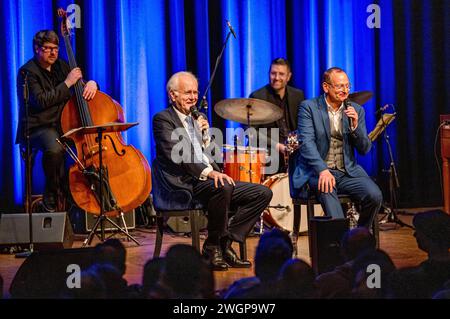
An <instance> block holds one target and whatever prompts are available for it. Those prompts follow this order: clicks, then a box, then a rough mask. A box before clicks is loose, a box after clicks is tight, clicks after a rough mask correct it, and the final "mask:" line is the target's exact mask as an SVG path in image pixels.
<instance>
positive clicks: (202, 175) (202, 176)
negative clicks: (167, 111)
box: [172, 106, 214, 181]
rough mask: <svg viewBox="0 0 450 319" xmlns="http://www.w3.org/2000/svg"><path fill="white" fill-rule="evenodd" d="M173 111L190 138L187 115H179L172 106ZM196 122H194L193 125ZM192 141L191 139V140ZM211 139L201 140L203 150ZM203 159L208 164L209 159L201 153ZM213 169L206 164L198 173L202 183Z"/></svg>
mask: <svg viewBox="0 0 450 319" xmlns="http://www.w3.org/2000/svg"><path fill="white" fill-rule="evenodd" d="M172 107H173V109H174V110H175V112H176V113H177V115H178V117H179V118H180V121H181V123H183V127H184V129H185V130H186V132H188V136H189V138H191V136H190V134H189V127H188V123H187V120H186V119H187V117H188V115H186V114H184V113H181V112H180V111H179V110H178V109H177V108H176V107H175V106H172ZM195 122H196V121H194V123H195ZM191 140H192V139H191ZM210 141H211V138H210V137H209V135H207V138H206V139H204V140H203V145H202V148H205V147H207V146H208V144H209V143H210ZM202 156H203V158H206V161H208V163H209V159H208V158H207V156H206V155H205V154H203V153H202ZM213 170H214V169H213V167H212V166H211V164H208V166H207V167H206V168H205V169H204V170H203V171H202V172H201V173H200V177H199V179H200V180H202V181H205V180H207V179H208V174H209V173H211V172H212V171H213Z"/></svg>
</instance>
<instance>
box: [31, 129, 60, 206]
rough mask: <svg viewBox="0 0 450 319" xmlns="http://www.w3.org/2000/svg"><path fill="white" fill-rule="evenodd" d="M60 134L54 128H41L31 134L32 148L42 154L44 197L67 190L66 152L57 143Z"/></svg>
mask: <svg viewBox="0 0 450 319" xmlns="http://www.w3.org/2000/svg"><path fill="white" fill-rule="evenodd" d="M59 137H60V134H59V133H58V131H57V130H56V128H54V127H46V128H40V129H38V130H36V131H34V132H32V133H31V134H30V145H31V147H32V148H35V149H38V150H39V151H41V152H42V168H43V169H44V175H45V191H44V196H49V195H50V196H54V197H55V199H56V195H57V193H58V191H59V190H62V191H63V193H64V192H65V190H66V188H67V187H66V183H65V151H64V149H63V147H62V146H61V145H60V144H59V143H58V142H56V138H59Z"/></svg>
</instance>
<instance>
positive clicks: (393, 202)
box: [380, 124, 414, 229]
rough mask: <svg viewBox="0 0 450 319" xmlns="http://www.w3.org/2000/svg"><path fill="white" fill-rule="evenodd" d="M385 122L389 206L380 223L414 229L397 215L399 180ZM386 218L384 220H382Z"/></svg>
mask: <svg viewBox="0 0 450 319" xmlns="http://www.w3.org/2000/svg"><path fill="white" fill-rule="evenodd" d="M386 126H387V124H386V125H385V129H384V140H385V141H386V145H387V148H388V152H389V159H390V160H391V162H390V164H389V170H387V171H386V172H388V173H389V207H385V210H387V213H386V215H385V216H384V217H383V218H382V220H381V221H380V224H383V223H395V224H397V225H399V226H400V227H409V228H412V229H414V227H412V226H411V225H408V224H406V223H404V222H403V221H402V220H400V219H399V218H398V216H397V212H396V209H397V196H396V192H395V191H396V189H398V188H400V182H399V180H398V175H397V169H396V167H395V162H394V156H393V155H392V148H391V143H390V142H389V135H388V133H387V127H386ZM385 218H386V220H384V219H385Z"/></svg>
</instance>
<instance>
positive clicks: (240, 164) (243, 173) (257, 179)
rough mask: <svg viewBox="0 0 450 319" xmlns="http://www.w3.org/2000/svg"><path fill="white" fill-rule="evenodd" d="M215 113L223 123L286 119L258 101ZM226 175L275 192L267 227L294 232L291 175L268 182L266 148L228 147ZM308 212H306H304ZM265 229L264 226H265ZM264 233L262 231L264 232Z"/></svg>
mask: <svg viewBox="0 0 450 319" xmlns="http://www.w3.org/2000/svg"><path fill="white" fill-rule="evenodd" d="M371 97H372V92H370V91H361V92H355V93H352V94H350V95H349V99H350V100H351V101H353V102H356V103H358V104H360V105H362V104H364V103H366V102H367V101H368V100H370V98H371ZM214 111H215V112H216V113H217V115H219V116H220V117H222V118H223V119H226V120H230V121H234V122H238V123H241V124H244V125H247V127H248V128H250V127H252V126H253V125H263V124H269V123H273V122H275V121H277V120H279V119H280V118H282V117H283V113H284V112H283V110H282V109H281V108H280V107H278V106H277V105H274V104H272V103H270V102H267V101H264V100H259V99H254V98H233V99H225V100H222V101H220V102H218V103H217V104H216V105H215V106H214ZM285 145H286V150H287V154H286V155H287V156H289V155H291V154H292V153H293V152H294V151H295V150H296V149H297V148H298V146H299V142H298V138H297V134H296V132H291V133H289V135H288V138H287V140H286V142H285ZM224 154H225V155H224V173H225V174H227V175H228V176H230V177H231V178H233V179H234V180H235V181H242V182H250V183H258V184H262V185H265V186H267V187H268V188H270V189H271V190H272V193H273V197H272V201H271V202H270V204H269V206H268V208H267V209H266V211H265V212H264V213H263V215H262V217H263V219H264V223H265V224H267V225H269V226H272V227H278V228H281V229H283V230H286V231H288V232H292V231H293V220H294V218H293V213H294V207H293V205H292V199H291V197H290V192H289V178H288V174H287V173H279V174H275V175H272V176H269V177H267V178H264V173H263V172H264V165H265V161H266V156H267V150H266V149H264V148H258V147H250V146H237V145H234V146H233V145H228V144H226V145H224ZM303 210H305V211H303ZM301 213H302V218H301V225H300V230H299V231H300V232H305V231H307V223H306V218H304V217H303V216H306V209H304V207H302V212H301ZM315 215H323V210H322V209H321V207H320V205H318V207H315ZM261 226H262V223H261ZM261 229H262V228H261Z"/></svg>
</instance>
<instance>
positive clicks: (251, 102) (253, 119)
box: [214, 98, 283, 125]
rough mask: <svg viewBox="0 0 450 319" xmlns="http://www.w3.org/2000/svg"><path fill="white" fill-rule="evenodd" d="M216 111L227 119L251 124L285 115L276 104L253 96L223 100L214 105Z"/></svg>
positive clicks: (262, 122) (273, 120) (270, 121)
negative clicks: (252, 97)
mask: <svg viewBox="0 0 450 319" xmlns="http://www.w3.org/2000/svg"><path fill="white" fill-rule="evenodd" d="M214 111H216V113H217V115H219V116H220V117H221V118H224V119H226V120H231V121H235V122H238V123H242V124H250V125H260V124H268V123H272V122H275V121H276V120H279V119H280V118H282V117H283V110H282V109H281V108H280V107H278V106H276V105H275V104H272V103H270V102H267V101H264V100H259V99H251V98H249V99H245V98H242V99H225V100H222V101H220V102H218V103H217V104H216V105H215V106H214ZM247 113H248V115H249V117H250V123H248V118H247Z"/></svg>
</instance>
